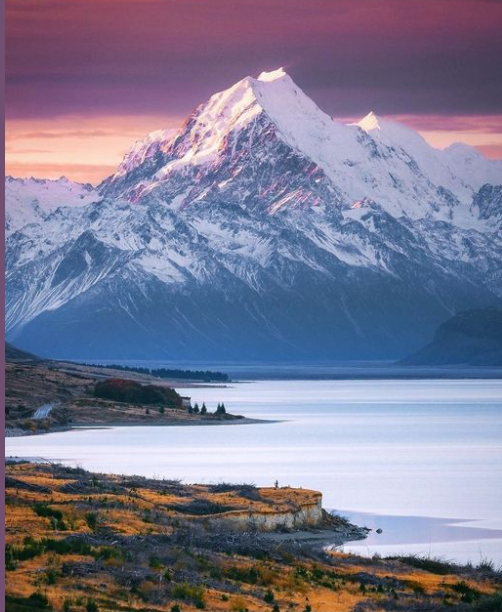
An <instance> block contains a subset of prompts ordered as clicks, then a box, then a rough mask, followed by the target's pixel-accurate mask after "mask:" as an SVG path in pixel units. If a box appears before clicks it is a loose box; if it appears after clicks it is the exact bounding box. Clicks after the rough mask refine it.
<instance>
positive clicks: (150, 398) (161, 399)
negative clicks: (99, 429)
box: [94, 378, 182, 409]
mask: <svg viewBox="0 0 502 612" xmlns="http://www.w3.org/2000/svg"><path fill="white" fill-rule="evenodd" d="M94 397H99V398H101V399H109V400H114V401H116V402H127V403H129V404H158V405H161V406H166V407H168V408H178V409H180V408H181V407H182V401H181V396H180V395H179V394H178V393H177V392H176V391H175V390H174V389H171V388H170V387H160V386H157V385H141V384H140V383H138V382H136V381H134V380H126V379H123V378H108V379H106V380H101V381H99V382H97V383H96V384H95V386H94Z"/></svg>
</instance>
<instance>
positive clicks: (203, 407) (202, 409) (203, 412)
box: [200, 402, 207, 414]
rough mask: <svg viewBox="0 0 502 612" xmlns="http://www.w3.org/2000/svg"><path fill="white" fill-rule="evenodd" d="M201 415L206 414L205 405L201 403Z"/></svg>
mask: <svg viewBox="0 0 502 612" xmlns="http://www.w3.org/2000/svg"><path fill="white" fill-rule="evenodd" d="M200 413H201V414H207V408H206V404H205V403H204V402H202V408H201V409H200Z"/></svg>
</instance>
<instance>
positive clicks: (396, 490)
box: [6, 380, 502, 564]
mask: <svg viewBox="0 0 502 612" xmlns="http://www.w3.org/2000/svg"><path fill="white" fill-rule="evenodd" d="M179 391H180V393H182V394H183V395H190V396H191V397H192V401H197V402H199V404H201V403H202V401H205V402H206V404H207V406H208V409H209V410H213V409H215V407H216V404H217V403H218V402H220V401H223V402H225V405H226V407H227V410H228V411H229V412H234V413H238V414H243V415H245V416H247V417H251V418H259V419H271V420H275V421H276V422H273V423H266V424H253V425H224V426H194V427H124V428H110V429H93V430H90V429H82V430H77V431H71V432H61V433H53V434H48V435H43V436H32V437H24V438H8V439H6V455H12V456H20V457H43V458H46V459H50V460H57V461H62V462H64V463H68V464H71V465H80V466H82V467H84V468H86V469H89V470H95V471H102V472H118V473H128V474H141V475H145V476H158V477H168V478H181V479H183V480H184V481H185V482H219V481H232V482H253V483H255V484H257V485H268V486H271V485H272V484H273V483H274V482H275V481H276V480H278V481H279V484H280V485H291V486H301V487H304V488H312V489H318V490H320V491H322V492H323V495H324V506H325V507H326V508H330V509H334V510H337V511H339V512H341V513H343V514H344V515H346V516H348V517H349V518H351V519H352V520H354V521H355V522H357V523H358V524H366V525H367V526H369V527H373V528H377V527H381V528H382V529H383V533H382V534H381V535H377V534H374V533H373V534H372V535H371V536H370V537H369V538H368V539H367V540H364V541H363V542H360V543H353V544H351V545H350V546H346V547H345V550H351V551H354V552H357V553H359V554H373V553H375V552H378V553H381V554H398V553H416V554H431V555H440V556H443V557H444V558H446V559H453V560H458V561H462V562H464V561H468V560H469V561H471V562H473V563H478V562H479V561H480V560H482V559H484V558H489V559H492V560H494V561H495V562H496V563H497V564H502V510H501V509H502V381H500V380H413V381H407V380H287V381H280V380H273V381H266V380H260V381H256V382H241V383H232V384H230V385H229V386H228V387H226V388H221V387H212V388H190V389H179Z"/></svg>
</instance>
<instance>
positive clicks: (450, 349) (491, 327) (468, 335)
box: [401, 308, 502, 366]
mask: <svg viewBox="0 0 502 612" xmlns="http://www.w3.org/2000/svg"><path fill="white" fill-rule="evenodd" d="M401 363H403V364H405V365H454V364H459V365H464V364H467V365H479V366H499V365H500V366H502V310H501V309H498V308H486V309H480V310H469V311H466V312H461V313H459V314H457V315H455V316H454V317H452V318H451V319H448V321H445V322H444V323H442V324H441V325H440V326H439V328H438V329H437V331H436V333H435V334H434V338H433V340H432V342H431V343H430V344H428V345H427V346H425V347H424V348H423V349H421V350H420V351H418V352H417V353H415V354H414V355H411V356H410V357H407V358H406V359H404V360H403V361H402V362H401Z"/></svg>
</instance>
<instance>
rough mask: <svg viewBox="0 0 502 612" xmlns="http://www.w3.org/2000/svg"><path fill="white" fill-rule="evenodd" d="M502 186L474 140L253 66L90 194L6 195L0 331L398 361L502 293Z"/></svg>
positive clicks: (128, 350)
mask: <svg viewBox="0 0 502 612" xmlns="http://www.w3.org/2000/svg"><path fill="white" fill-rule="evenodd" d="M60 182H61V181H58V182H56V186H57V187H56V186H55V187H54V189H57V190H59V189H60ZM7 183H8V185H10V186H12V185H16V190H15V193H16V194H24V193H28V190H27V189H25V188H24V186H23V184H22V183H21V182H18V181H17V180H16V179H7ZM58 194H59V191H58ZM74 194H79V196H78V199H77V202H76V201H75V197H74ZM83 194H85V195H83ZM501 194H502V162H498V161H490V160H487V159H485V158H484V157H482V156H481V155H480V154H479V153H477V152H476V151H475V150H474V149H472V148H470V147H467V146H465V145H456V146H453V147H450V148H448V149H446V150H444V151H439V150H437V149H434V148H432V147H431V146H429V145H428V144H427V143H426V142H425V140H423V138H422V137H421V136H420V135H419V134H418V133H416V132H413V131H412V130H410V129H408V128H406V127H404V126H402V125H399V124H397V123H394V122H389V121H386V120H382V119H380V118H378V117H376V116H375V115H374V114H372V113H370V114H369V115H368V116H367V117H365V118H364V119H363V120H362V121H360V122H359V123H358V124H354V125H343V124H340V123H336V122H334V121H333V120H332V119H331V118H330V117H329V116H328V115H326V114H325V113H323V112H322V111H321V110H320V109H319V108H318V107H317V106H316V105H315V103H314V102H313V101H312V100H310V99H309V98H308V97H307V96H306V95H305V94H304V93H303V92H302V91H301V90H300V89H299V88H298V87H297V86H296V85H295V84H294V83H293V81H292V80H291V79H290V77H289V76H288V75H287V74H285V73H284V72H283V71H282V70H277V71H274V72H271V73H263V74H262V75H260V76H259V77H258V78H257V79H254V78H251V77H247V78H245V79H243V80H242V81H239V82H238V83H236V84H235V85H234V86H233V87H231V88H230V89H228V90H226V91H224V92H221V93H218V94H215V95H214V96H212V97H211V98H210V99H209V100H208V101H207V102H206V103H205V104H202V105H201V106H199V107H198V108H197V109H196V110H195V111H194V112H193V113H192V115H191V116H190V117H189V118H188V119H187V121H186V122H185V124H184V125H183V126H182V127H181V129H180V130H179V131H178V132H177V133H176V134H174V135H171V134H170V133H168V132H162V131H160V132H155V133H153V134H150V135H148V136H147V138H146V139H145V141H144V142H140V143H136V144H135V145H134V147H133V149H132V150H131V152H130V153H128V154H127V155H126V157H125V158H124V161H123V163H122V164H121V165H120V167H119V168H118V170H117V172H116V173H115V174H114V175H112V176H111V177H109V178H108V179H106V180H105V181H104V182H103V183H102V184H101V185H100V186H99V187H98V188H97V189H96V190H90V189H89V188H88V187H87V186H74V187H73V188H72V194H71V197H70V195H69V196H68V197H67V198H66V199H63V201H61V199H60V198H59V195H58V198H56V197H55V198H54V200H52V199H51V198H50V197H49V198H48V200H44V201H51V202H53V204H52V205H51V206H50V208H49V207H42V206H39V208H41V209H42V213H39V212H38V208H37V207H35V206H34V204H33V200H32V199H30V198H31V194H30V196H29V197H28V195H27V196H26V197H21V196H19V195H16V197H11V196H10V195H9V194H8V195H7V215H8V216H7V223H8V229H9V236H8V239H7V288H6V307H7V315H6V330H7V335H8V338H9V339H12V340H13V339H15V341H16V344H17V345H18V346H21V347H23V348H26V349H29V350H33V351H36V352H37V353H39V354H42V355H50V356H53V357H66V358H71V357H72V358H78V357H80V358H86V359H87V358H99V357H101V358H118V357H121V358H165V359H187V360H189V359H198V360H204V359H205V360H223V359H236V358H238V359H252V360H269V359H281V360H287V359H361V358H394V357H401V356H403V355H406V354H409V353H410V352H412V351H414V350H416V349H418V348H419V347H420V346H423V345H424V344H425V342H426V341H427V339H428V338H430V337H431V335H432V333H433V330H434V329H435V328H436V326H437V325H438V324H439V323H440V322H441V321H443V320H445V319H446V318H447V317H448V316H450V315H452V314H454V313H455V312H457V311H459V310H465V309H468V308H477V307H484V306H497V305H501V304H502V275H501V270H502V267H501V260H502V235H501V230H500V221H501V206H500V202H501V197H502V195H501ZM80 196H83V197H80ZM36 201H37V202H40V201H41V198H40V197H39V196H38V195H37V196H36ZM76 203H78V204H79V205H76ZM20 210H22V211H23V212H22V214H21V213H19V211H20ZM14 218H16V219H18V221H16V224H14V223H13V222H12V221H11V219H14ZM19 219H22V220H20V221H19ZM9 223H10V225H9Z"/></svg>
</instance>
